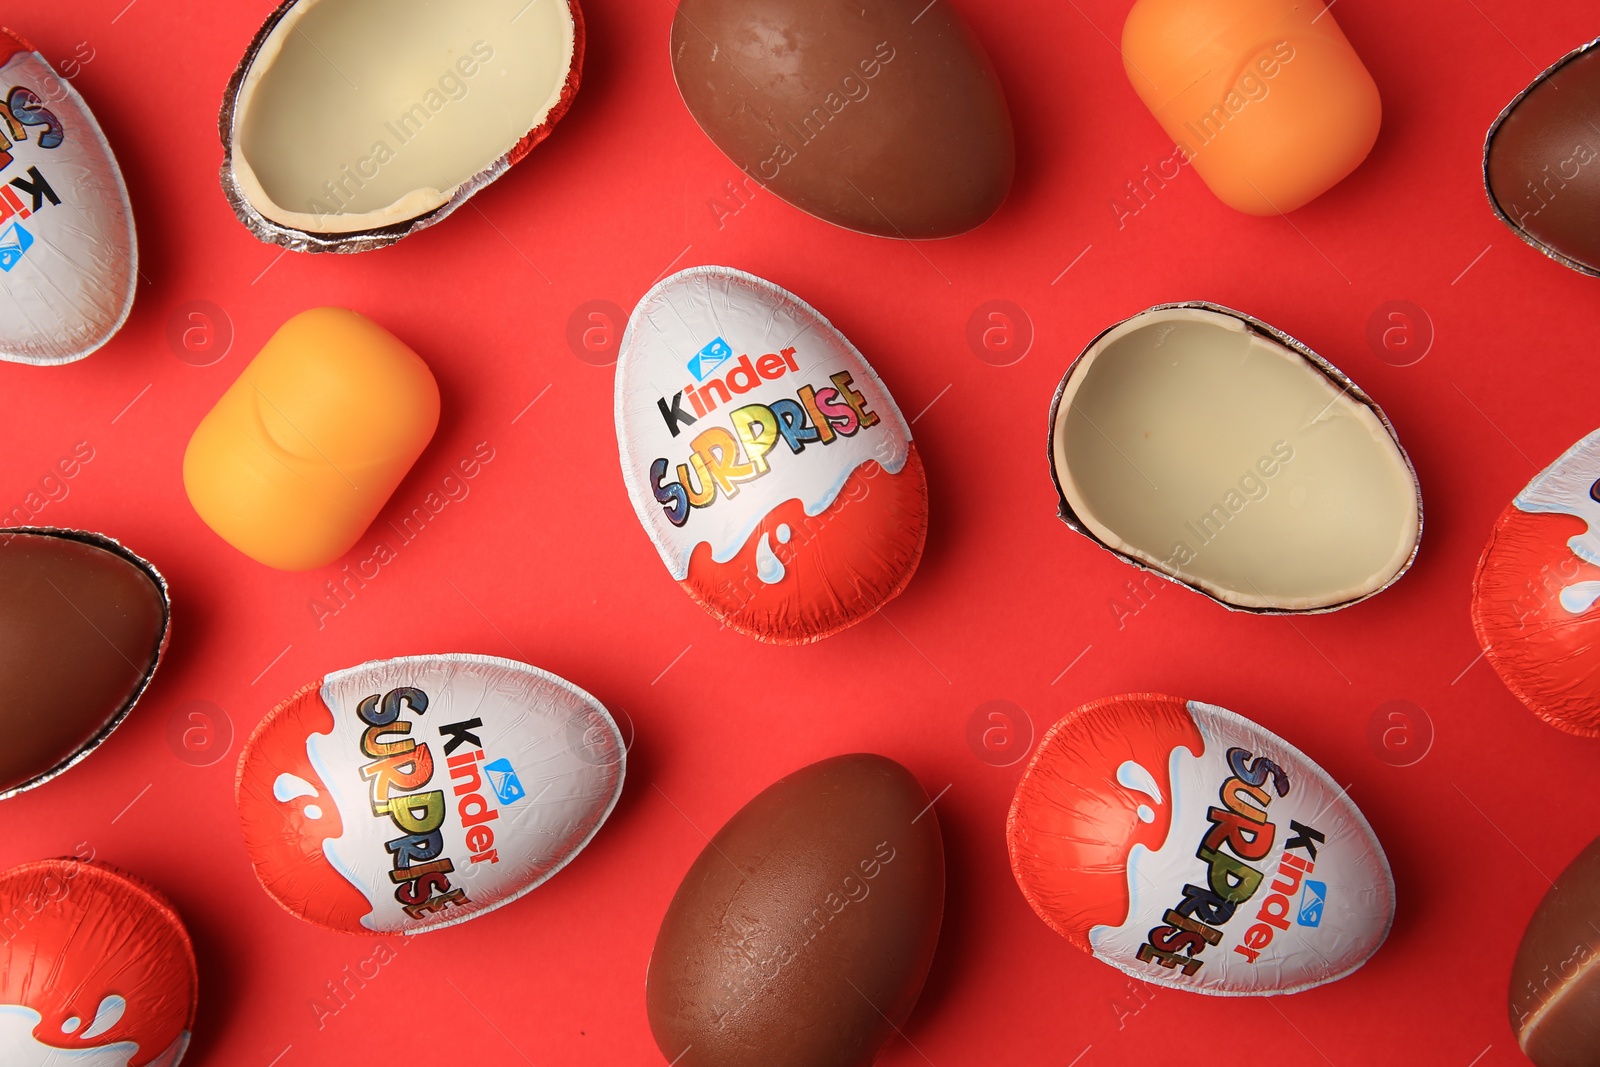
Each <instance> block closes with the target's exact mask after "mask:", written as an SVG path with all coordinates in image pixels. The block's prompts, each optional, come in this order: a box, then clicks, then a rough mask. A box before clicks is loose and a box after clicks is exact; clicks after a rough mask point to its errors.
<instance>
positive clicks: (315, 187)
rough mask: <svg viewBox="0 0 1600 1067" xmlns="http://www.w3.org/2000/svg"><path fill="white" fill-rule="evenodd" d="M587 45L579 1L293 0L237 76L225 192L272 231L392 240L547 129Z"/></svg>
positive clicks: (459, 199) (319, 247)
mask: <svg viewBox="0 0 1600 1067" xmlns="http://www.w3.org/2000/svg"><path fill="white" fill-rule="evenodd" d="M583 47H584V25H583V14H582V11H581V10H580V9H579V7H578V3H577V0H537V2H528V0H459V2H455V3H448V4H441V3H435V2H433V0H285V2H284V3H283V4H282V5H281V6H279V8H278V9H277V10H276V11H274V12H273V13H272V15H271V16H269V17H268V19H267V21H266V23H265V24H264V25H263V26H262V27H261V29H260V31H259V32H257V34H256V36H255V40H253V41H252V42H251V43H250V47H249V49H248V50H247V51H246V52H245V55H244V58H243V59H242V60H240V62H239V67H238V69H237V70H236V71H235V72H234V75H233V79H232V80H231V81H230V82H229V83H228V89H227V93H226V95H225V97H224V99H223V105H222V116H221V132H222V141H223V146H224V148H225V149H226V157H225V158H224V160H223V164H222V188H223V192H224V193H226V194H227V197H228V202H229V204H231V205H232V206H233V210H234V214H236V215H237V216H238V217H239V221H240V222H243V223H244V224H245V226H247V227H248V228H249V229H250V232H251V233H253V234H255V235H256V236H257V237H258V238H260V239H261V240H263V241H268V242H271V243H273V244H280V245H284V246H286V247H288V248H292V249H295V250H296V251H301V252H362V251H366V250H368V249H373V248H381V247H383V246H384V245H389V244H393V243H394V242H395V241H398V240H399V239H400V238H402V237H404V236H406V235H407V234H409V233H412V232H414V231H416V230H420V229H423V228H424V227H427V226H432V225H433V224H434V223H436V222H439V221H440V220H441V219H443V218H444V217H445V216H447V215H449V214H450V213H451V212H452V211H454V210H456V208H458V207H460V206H461V205H462V204H464V203H466V201H467V199H468V198H469V197H471V196H472V195H473V194H474V193H476V192H477V191H478V190H479V189H482V188H483V187H484V186H486V185H488V184H489V183H490V182H492V181H494V180H495V179H497V178H499V177H500V176H501V175H502V174H504V173H505V172H506V170H507V169H509V168H510V167H511V166H512V165H513V164H515V163H517V162H518V161H520V160H521V159H522V158H523V157H524V156H526V155H527V154H528V152H529V151H530V150H531V149H532V148H533V146H534V145H536V144H538V143H539V142H540V141H542V140H544V139H545V138H546V137H547V136H549V134H550V131H551V130H552V129H553V128H554V127H555V124H556V123H557V122H559V121H561V119H562V117H563V116H565V115H566V113H567V110H568V108H569V107H570V106H571V105H572V100H573V97H574V96H576V95H577V92H578V82H579V78H580V72H581V69H582V66H583Z"/></svg>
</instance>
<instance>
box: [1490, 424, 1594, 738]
mask: <svg viewBox="0 0 1600 1067" xmlns="http://www.w3.org/2000/svg"><path fill="white" fill-rule="evenodd" d="M1596 601H1600V430H1596V431H1595V432H1594V433H1591V434H1589V436H1587V437H1585V438H1584V439H1583V440H1581V441H1579V442H1578V443H1577V444H1575V445H1573V446H1572V447H1571V448H1569V449H1567V451H1566V452H1565V453H1564V454H1563V455H1562V456H1561V458H1560V459H1558V460H1556V461H1555V462H1554V463H1552V464H1551V465H1550V466H1549V467H1547V468H1545V470H1543V471H1541V472H1540V473H1539V474H1538V475H1537V476H1536V477H1535V478H1534V479H1533V481H1531V482H1529V483H1528V484H1527V486H1526V487H1525V488H1524V489H1523V490H1522V492H1520V493H1518V494H1517V496H1516V498H1515V499H1514V500H1512V502H1511V503H1510V504H1508V505H1506V509H1505V510H1504V511H1503V512H1501V513H1500V518H1499V519H1498V520H1497V521H1496V522H1495V524H1494V531H1493V533H1491V534H1490V536H1489V543H1488V545H1486V546H1485V547H1484V550H1483V556H1482V557H1481V558H1480V559H1479V560H1478V571H1477V574H1476V575H1475V576H1474V578H1473V582H1472V625H1473V627H1474V629H1476V630H1477V632H1478V643H1479V644H1480V645H1482V646H1483V651H1484V655H1485V656H1486V657H1487V659H1488V660H1489V665H1490V666H1492V667H1493V668H1494V669H1495V673H1496V674H1498V675H1499V676H1500V680H1501V681H1503V682H1504V683H1505V684H1506V688H1508V689H1510V690H1511V692H1512V693H1513V694H1515V695H1516V697H1517V699H1518V700H1520V701H1522V702H1523V703H1524V704H1525V705H1527V707H1528V710H1530V711H1532V712H1533V713H1534V714H1535V715H1537V716H1539V718H1541V719H1543V720H1544V721H1545V722H1547V723H1549V724H1550V725H1551V726H1554V727H1556V728H1557V729H1560V730H1565V731H1567V732H1568V733H1571V734H1577V735H1578V736H1580V737H1600V645H1597V644H1596V641H1595V638H1596V635H1597V634H1600V609H1597V608H1596V606H1595V605H1596Z"/></svg>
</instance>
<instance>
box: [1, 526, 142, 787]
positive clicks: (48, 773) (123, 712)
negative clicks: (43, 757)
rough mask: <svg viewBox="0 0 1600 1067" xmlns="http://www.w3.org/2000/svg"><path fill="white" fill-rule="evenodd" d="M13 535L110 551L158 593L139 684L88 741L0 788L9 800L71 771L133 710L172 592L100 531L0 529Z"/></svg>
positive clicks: (133, 556)
mask: <svg viewBox="0 0 1600 1067" xmlns="http://www.w3.org/2000/svg"><path fill="white" fill-rule="evenodd" d="M14 534H23V535H28V536H34V537H54V538H58V539H60V540H63V541H76V542H78V543H80V544H85V545H90V546H92V547H94V548H98V549H102V550H104V551H106V552H110V553H111V554H112V555H114V556H117V557H119V558H120V559H122V560H124V561H126V562H128V563H131V564H133V566H134V567H136V568H138V569H139V570H140V571H142V572H143V573H144V575H145V577H146V578H148V579H150V581H151V583H152V584H154V585H155V587H156V591H157V592H158V593H159V594H160V599H161V640H160V641H159V642H157V644H156V654H155V655H154V656H153V657H152V658H151V660H150V663H149V665H148V666H147V667H145V669H144V673H143V674H142V675H141V676H140V678H139V684H138V685H136V686H135V687H134V688H133V690H132V691H131V692H130V693H129V695H128V698H127V699H126V700H124V701H123V703H122V706H121V707H120V708H118V709H117V710H116V711H115V712H113V713H112V715H111V717H110V718H109V719H107V720H106V723H105V725H104V726H102V727H100V729H99V730H97V731H96V732H95V734H94V736H93V737H91V738H89V740H87V741H85V742H84V743H83V744H82V745H80V746H79V747H78V748H77V749H75V750H74V751H73V752H72V753H71V754H69V755H68V756H67V757H66V758H64V759H62V760H61V761H60V762H58V763H56V764H55V765H54V766H52V767H50V768H49V769H48V770H45V771H41V772H40V773H39V774H36V775H34V776H33V777H32V778H29V779H28V780H27V781H25V782H22V783H21V784H20V785H15V786H12V787H11V788H10V789H7V790H4V791H0V800H9V799H11V798H12V797H14V796H16V795H17V794H18V793H26V792H27V791H28V790H30V789H37V788H38V787H39V786H41V785H44V784H45V783H46V782H48V781H50V780H51V779H53V778H57V777H59V776H60V775H62V774H64V773H66V772H67V771H69V770H71V769H72V768H73V767H75V766H77V765H78V764H79V763H82V762H83V761H84V760H85V759H87V758H88V756H89V754H90V753H91V752H93V751H94V750H95V749H97V748H99V747H100V746H101V745H102V744H104V743H105V741H106V739H107V738H108V737H110V736H111V734H112V733H113V732H114V731H115V730H116V728H117V727H118V726H121V725H122V720H124V719H126V718H127V717H128V713H129V712H131V711H132V710H133V706H134V705H135V704H137V703H138V702H139V698H140V697H142V696H143V695H144V691H145V690H146V689H148V688H149V686H150V680H151V679H152V678H154V677H155V673H156V668H157V667H159V666H160V665H161V660H162V658H163V657H164V656H165V655H166V653H167V644H168V642H169V641H170V640H171V638H172V594H171V591H170V590H169V589H168V588H167V579H166V578H165V577H164V576H163V575H162V573H161V572H160V571H158V570H156V568H155V566H154V565H153V564H151V563H150V561H149V560H146V559H144V558H143V557H142V556H139V555H137V554H135V553H134V552H132V551H131V550H129V549H128V548H126V547H125V546H124V545H123V544H122V542H120V541H118V540H117V539H116V538H113V537H109V536H107V535H106V534H102V533H95V532H93V531H91V530H68V529H61V528H58V527H54V526H9V527H6V528H4V529H0V543H3V542H4V541H5V539H6V538H7V537H9V536H11V535H14Z"/></svg>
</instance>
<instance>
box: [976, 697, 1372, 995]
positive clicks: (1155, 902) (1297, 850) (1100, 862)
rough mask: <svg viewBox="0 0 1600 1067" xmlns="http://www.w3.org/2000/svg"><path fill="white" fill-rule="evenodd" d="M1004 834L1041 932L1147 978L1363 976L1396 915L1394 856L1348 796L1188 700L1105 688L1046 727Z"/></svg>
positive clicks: (1273, 739) (1304, 762)
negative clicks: (1111, 692)
mask: <svg viewBox="0 0 1600 1067" xmlns="http://www.w3.org/2000/svg"><path fill="white" fill-rule="evenodd" d="M1006 837H1007V843H1008V845H1009V847H1010V852H1011V869H1012V873H1013V874H1014V875H1015V876H1016V879H1017V885H1018V886H1019V887H1020V888H1021V889H1022V895H1023V896H1024V897H1026V898H1027V900H1028V903H1029V904H1031V905H1032V906H1033V910H1034V911H1035V912H1037V913H1038V915H1039V917H1040V918H1041V919H1043V920H1044V921H1045V923H1046V924H1047V925H1049V927H1050V928H1051V929H1052V930H1054V931H1056V933H1058V934H1061V935H1062V936H1063V937H1065V938H1067V939H1068V940H1069V941H1071V942H1072V943H1073V944H1075V945H1077V946H1078V947H1079V948H1081V949H1083V950H1084V951H1086V952H1089V953H1091V954H1092V955H1093V956H1095V957H1096V958H1097V959H1100V960H1103V961H1105V962H1106V963H1109V964H1111V966H1113V967H1115V968H1117V969H1118V970H1120V971H1123V972H1125V973H1127V974H1130V975H1132V976H1133V977H1135V978H1138V979H1139V980H1141V981H1144V982H1150V983H1153V984H1155V985H1163V986H1171V987H1172V988H1174V989H1187V990H1191V991H1193V992H1196V993H1211V994H1216V995H1219V996H1244V995H1249V994H1257V995H1271V994H1276V993H1295V992H1299V991H1300V990H1303V989H1310V988H1312V987H1313V986H1319V985H1323V984H1324V983H1327V982H1332V981H1335V980H1337V979H1339V978H1343V977H1345V976H1346V975H1348V974H1350V973H1351V972H1352V971H1354V970H1356V969H1357V968H1359V967H1360V966H1361V965H1362V964H1363V963H1365V962H1366V961H1367V960H1368V959H1369V958H1370V957H1371V956H1372V954H1373V953H1375V952H1377V951H1378V948H1379V946H1381V945H1382V944H1383V942H1384V939H1385V938H1386V937H1387V936H1388V934H1389V926H1390V924H1391V923H1392V922H1393V921H1394V878H1393V876H1392V875H1391V874H1390V872H1389V861H1388V859H1387V858H1385V856H1384V854H1383V848H1382V846H1381V845H1379V844H1378V839H1377V837H1376V836H1375V835H1374V834H1373V832H1372V828H1371V827H1370V826H1368V825H1367V820H1366V819H1365V818H1364V817H1363V816H1362V814H1361V812H1360V811H1359V810H1358V809H1357V808H1356V806H1355V804H1353V803H1352V802H1351V801H1350V798H1349V797H1348V796H1347V795H1346V794H1345V791H1344V790H1343V789H1340V788H1339V786H1338V785H1337V784H1336V783H1335V782H1334V781H1333V779H1331V778H1329V777H1328V775H1327V774H1326V773H1325V772H1324V771H1323V770H1322V769H1321V768H1320V767H1318V766H1317V765H1316V764H1314V763H1312V762H1311V760H1310V759H1308V758H1307V757H1306V756H1305V755H1304V754H1303V753H1301V752H1300V751H1299V750H1298V749H1296V748H1295V747H1294V746H1293V745H1290V744H1289V743H1288V742H1286V741H1284V740H1283V739H1282V738H1280V737H1277V736H1275V735H1274V734H1272V733H1270V732H1269V731H1267V730H1265V729H1263V728H1262V727H1260V726H1257V725H1256V724H1255V723H1253V722H1251V721H1250V720H1248V719H1246V718H1243V717H1242V716H1239V715H1236V714H1234V713H1233V712H1231V711H1228V710H1226V709H1224V708H1219V707H1214V706H1212V705H1210V704H1202V703H1201V702H1199V701H1197V700H1189V701H1184V700H1179V699H1177V698H1174V697H1168V696H1152V695H1143V694H1140V695H1134V696H1125V697H1114V698H1112V699H1109V700H1101V701H1096V702H1095V703H1092V704H1087V705H1085V706H1084V707H1082V708H1079V709H1078V710H1077V711H1075V712H1073V713H1072V714H1071V715H1069V716H1067V717H1066V718H1065V719H1063V720H1061V721H1060V722H1058V723H1057V724H1056V725H1055V726H1053V727H1051V729H1050V732H1049V733H1047V734H1046V735H1045V738H1044V741H1043V742H1041V743H1040V745H1039V749H1038V751H1037V752H1035V753H1034V757H1033V760H1032V762H1031V763H1029V765H1028V769H1027V771H1026V772H1025V773H1024V774H1023V776H1022V781H1021V783H1020V784H1019V785H1018V786H1017V793H1016V797H1015V799H1014V800H1013V801H1012V804H1011V814H1010V817H1009V818H1008V819H1007V822H1006Z"/></svg>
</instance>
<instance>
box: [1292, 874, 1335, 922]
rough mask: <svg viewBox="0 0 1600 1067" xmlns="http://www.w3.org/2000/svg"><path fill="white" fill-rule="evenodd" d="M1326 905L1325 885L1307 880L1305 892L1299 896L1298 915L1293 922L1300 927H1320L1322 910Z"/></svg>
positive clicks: (1324, 883) (1326, 892)
mask: <svg viewBox="0 0 1600 1067" xmlns="http://www.w3.org/2000/svg"><path fill="white" fill-rule="evenodd" d="M1327 903H1328V885H1327V883H1326V882H1313V881H1312V880H1311V879H1309V878H1307V879H1306V888H1305V892H1303V893H1301V894H1300V914H1299V915H1298V916H1296V917H1295V922H1297V923H1299V924H1300V925H1301V926H1312V927H1316V926H1321V925H1322V909H1323V906H1324V905H1326V904H1327Z"/></svg>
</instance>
